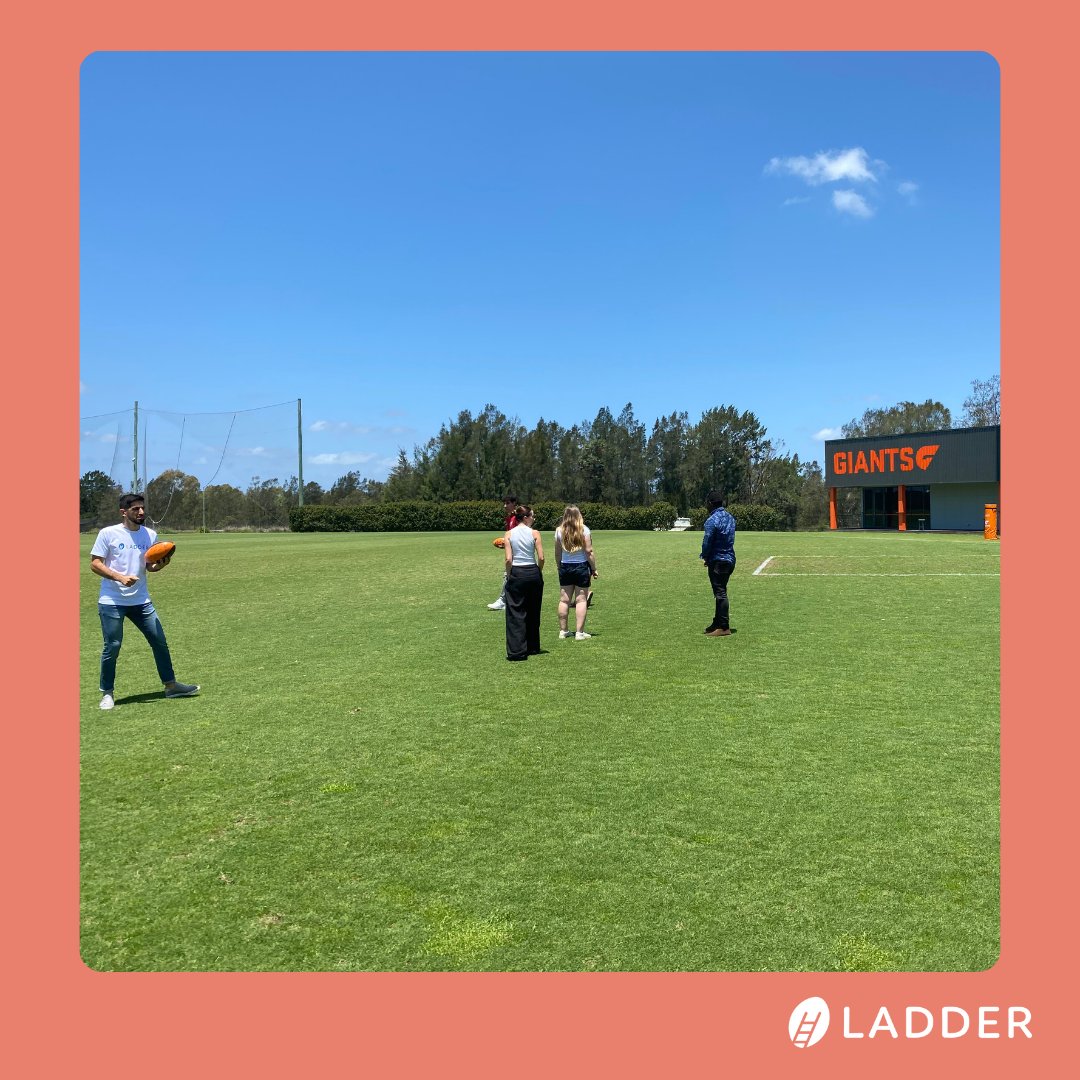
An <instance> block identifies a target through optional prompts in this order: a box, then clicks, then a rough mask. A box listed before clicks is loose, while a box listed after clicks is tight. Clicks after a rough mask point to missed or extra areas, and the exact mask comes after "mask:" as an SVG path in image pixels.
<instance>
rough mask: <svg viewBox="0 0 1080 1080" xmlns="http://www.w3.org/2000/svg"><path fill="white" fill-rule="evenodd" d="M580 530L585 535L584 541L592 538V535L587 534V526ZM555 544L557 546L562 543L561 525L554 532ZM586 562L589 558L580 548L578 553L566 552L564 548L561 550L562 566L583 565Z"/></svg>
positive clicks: (583, 549)
mask: <svg viewBox="0 0 1080 1080" xmlns="http://www.w3.org/2000/svg"><path fill="white" fill-rule="evenodd" d="M582 528H583V531H584V533H585V539H586V540H588V539H589V538H590V537H591V536H592V533H591V532H589V526H588V525H585V526H583V527H582ZM555 542H556V543H557V544H561V543H562V526H561V525H560V526H559V527H558V528H557V529H556V530H555ZM588 561H589V556H588V554H587V552H586V551H585V548H584V547H582V548H581V549H580V550H579V551H567V550H566V548H565V547H564V548H563V550H562V562H563V565H564V566H565V565H566V564H567V563H570V564H571V565H573V564H574V563H583V562H588Z"/></svg>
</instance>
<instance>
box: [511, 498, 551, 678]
mask: <svg viewBox="0 0 1080 1080" xmlns="http://www.w3.org/2000/svg"><path fill="white" fill-rule="evenodd" d="M514 517H516V518H517V520H518V522H519V524H517V525H515V526H514V527H513V528H512V529H507V531H506V535H505V537H504V538H503V539H504V540H505V541H506V545H505V547H504V548H503V551H504V552H505V553H506V659H507V660H527V659H528V658H529V657H530V656H535V655H536V654H537V653H538V652H539V651H540V607H541V605H542V604H543V602H544V575H543V573H542V571H543V569H544V545H543V542H542V541H541V539H540V534H539V533H538V532H537V531H536V530H535V529H534V528H533V511H532V507H531V506H517V507H515V508H514Z"/></svg>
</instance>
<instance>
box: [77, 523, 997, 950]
mask: <svg viewBox="0 0 1080 1080" xmlns="http://www.w3.org/2000/svg"><path fill="white" fill-rule="evenodd" d="M173 539H177V540H178V541H179V542H178V550H177V554H176V556H175V557H174V559H173V562H172V565H171V566H169V567H168V568H167V569H166V570H165V571H163V572H162V573H160V574H157V575H154V576H152V577H151V579H150V584H151V595H152V596H153V598H154V601H155V604H156V605H157V608H158V610H159V612H160V614H161V617H162V621H163V623H164V626H165V629H166V632H167V634H168V638H169V642H170V645H171V647H172V652H173V658H174V661H175V662H176V670H177V675H178V677H179V678H181V679H183V680H187V681H195V682H199V683H201V684H202V686H203V692H202V694H201V695H200V696H199V697H197V698H191V699H181V700H175V701H166V700H164V698H163V697H162V694H161V687H160V684H159V683H158V682H157V680H156V675H155V672H154V667H153V662H152V658H151V655H150V650H149V648H148V647H147V645H146V644H145V642H144V641H143V640H142V638H141V635H139V634H138V632H137V631H133V630H130V629H129V630H128V632H127V636H126V640H125V645H124V650H123V652H122V653H121V656H120V661H119V666H118V672H117V707H116V709H114V710H113V711H112V712H111V713H103V712H101V711H100V710H98V708H97V702H98V697H99V695H98V693H97V665H98V658H99V655H100V648H101V635H100V629H99V626H98V622H97V616H96V596H97V584H98V579H97V578H95V577H93V576H92V575H91V574H90V572H89V569H88V561H89V560H88V550H89V545H90V542H91V538H89V537H84V538H83V544H82V548H81V554H82V557H83V561H84V566H86V570H85V572H84V577H83V596H82V612H83V620H82V765H83V771H82V916H83V930H82V951H83V957H84V959H85V961H86V962H87V963H88V964H89V965H90V966H91V967H93V968H95V969H99V970H124V971H130V970H155V971H161V970H185V971H186V970H248V971H264V970H292V971H309V970H324V971H338V970H343V971H352V970H364V971H372V970H376V971H378V970H398V971H416V970H455V971H456V970H478V971H551V970H564V971H592V970H596V971H611V970H619V971H624V970H639V971H647V970H661V971H665V970H666V971H691V970H693V971H700V970H730V971H743V970H751V971H753V970H776V971H784V970H789V971H790V970H800V971H801V970H822V971H858V970H909V971H924V970H930V971H964V970H980V969H984V968H986V967H988V966H990V965H991V964H993V963H994V961H995V960H996V958H997V952H998V579H997V576H996V575H997V571H998V548H997V546H996V545H995V544H993V543H988V542H986V541H983V540H981V539H976V538H971V537H961V536H918V535H909V536H899V535H897V534H847V533H841V534H768V533H756V534H755V533H744V534H740V536H739V538H738V544H737V551H738V555H739V565H738V569H737V571H736V573H735V575H734V576H733V578H732V580H731V584H730V587H729V591H730V596H731V608H732V626H733V627H735V628H736V629H737V633H736V634H734V635H733V636H732V637H730V638H720V639H717V638H706V637H705V636H704V635H703V634H702V629H703V628H704V626H705V625H706V623H707V622H709V621H710V618H711V615H712V599H711V595H710V593H709V589H708V584H707V580H706V575H705V572H704V570H703V569H702V566H701V563H700V562H699V561H698V559H697V557H696V555H697V551H698V549H699V547H700V542H701V541H700V533H698V534H694V533H663V534H660V533H657V534H641V533H603V534H597V536H596V538H595V540H596V549H597V556H598V561H599V568H600V573H601V578H600V580H599V582H598V585H597V591H596V603H595V605H594V608H593V610H592V611H591V613H590V616H589V625H588V629H589V630H590V631H591V632H593V633H594V634H595V637H594V638H593V639H592V640H591V641H588V642H581V643H578V642H574V641H560V640H559V639H558V636H557V633H556V629H557V627H556V622H555V611H556V603H557V599H558V587H557V577H556V574H555V572H554V568H553V567H552V566H550V565H549V571H548V574H547V589H546V594H545V604H544V618H543V648H544V650H545V651H544V652H543V653H542V654H541V655H540V656H537V657H532V658H530V660H529V661H528V662H527V663H524V664H510V663H507V661H506V659H505V650H504V640H503V618H502V616H501V615H500V614H498V613H496V612H492V611H488V610H487V609H486V607H485V605H486V604H487V603H488V602H489V601H491V600H492V599H494V597H495V596H496V595H497V593H498V589H499V586H500V584H501V578H502V569H501V553H499V552H496V551H495V549H494V548H492V547H491V544H490V539H491V538H490V537H489V536H487V535H479V534H449V535H360V534H305V535H291V534H279V535H220V536H219V535H213V536H200V535H190V536H187V535H185V536H180V537H174V538H173ZM545 539H548V538H547V537H545ZM769 556H774V559H773V561H772V562H771V563H769V565H768V566H767V567H766V568H765V570H764V571H763V572H762V573H761V574H760V575H757V576H755V575H754V573H753V571H754V570H755V569H756V568H757V567H758V566H759V564H760V563H761V562H762V561H764V560H765V559H766V558H767V557H769ZM871 575H873V576H871ZM886 575H888V576H886ZM892 575H902V576H892Z"/></svg>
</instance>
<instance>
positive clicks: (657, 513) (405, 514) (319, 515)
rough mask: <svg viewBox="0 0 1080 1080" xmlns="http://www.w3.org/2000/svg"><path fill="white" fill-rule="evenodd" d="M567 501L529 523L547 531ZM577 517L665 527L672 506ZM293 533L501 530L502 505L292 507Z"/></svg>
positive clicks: (543, 506)
mask: <svg viewBox="0 0 1080 1080" xmlns="http://www.w3.org/2000/svg"><path fill="white" fill-rule="evenodd" d="M565 509H566V503H561V502H558V503H557V502H541V503H534V504H533V513H534V515H535V519H534V524H535V527H536V528H537V529H539V530H540V531H541V532H550V531H552V530H553V529H554V528H555V526H556V525H558V524H559V522H560V521H561V520H562V515H563V510H565ZM581 513H582V516H583V517H584V518H585V523H586V524H587V525H588V526H589V528H590V529H598V530H603V529H670V528H671V526H672V525H673V524H674V522H675V518H676V516H677V515H676V512H675V507H673V506H672V505H671V504H670V503H663V502H660V503H654V504H653V505H652V506H605V505H603V504H602V503H585V504H584V505H582V507H581ZM289 526H290V528H291V529H292V530H293V532H496V533H499V532H502V531H503V508H502V503H499V502H493V501H485V502H455V503H438V502H421V501H419V500H414V501H412V502H386V503H362V504H360V505H357V506H326V505H319V506H295V507H293V508H292V510H290V511H289Z"/></svg>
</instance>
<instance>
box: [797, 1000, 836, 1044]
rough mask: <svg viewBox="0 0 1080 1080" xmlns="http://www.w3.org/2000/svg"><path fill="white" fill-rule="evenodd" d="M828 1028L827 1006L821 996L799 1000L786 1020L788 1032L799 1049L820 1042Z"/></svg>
mask: <svg viewBox="0 0 1080 1080" xmlns="http://www.w3.org/2000/svg"><path fill="white" fill-rule="evenodd" d="M828 1030H829V1006H828V1005H827V1004H826V1003H825V1001H824V999H823V998H819V997H812V998H807V999H806V1000H805V1001H800V1002H799V1004H798V1005H796V1006H795V1008H794V1009H793V1010H792V1012H791V1019H790V1020H788V1034H789V1035H790V1036H791V1041H792V1042H793V1043H794V1044H795V1045H796V1046H797V1047H798V1048H799V1049H800V1050H805V1049H806V1048H807V1047H808V1046H813V1045H814V1043H816V1042H820V1041H821V1039H822V1038H823V1037H824V1035H825V1032H826V1031H828Z"/></svg>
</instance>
